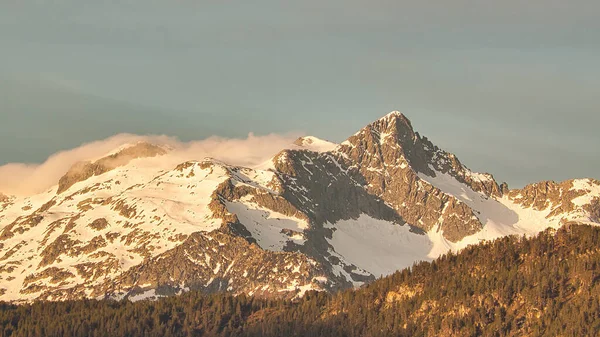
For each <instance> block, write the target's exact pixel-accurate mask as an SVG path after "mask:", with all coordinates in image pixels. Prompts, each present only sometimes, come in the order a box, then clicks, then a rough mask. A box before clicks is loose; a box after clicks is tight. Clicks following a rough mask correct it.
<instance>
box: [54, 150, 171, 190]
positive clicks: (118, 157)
mask: <svg viewBox="0 0 600 337" xmlns="http://www.w3.org/2000/svg"><path fill="white" fill-rule="evenodd" d="M166 153H167V152H166V150H165V149H163V148H162V147H160V146H156V145H153V144H148V143H144V142H142V143H138V144H136V145H133V146H131V147H127V148H125V149H123V150H121V151H119V152H117V153H115V154H112V155H110V156H107V157H104V158H102V159H99V160H97V161H95V162H79V163H77V164H75V165H73V167H71V168H70V169H69V171H68V172H67V173H66V174H65V175H64V176H63V177H62V178H60V180H59V181H58V191H57V193H58V194H61V193H63V192H64V191H66V190H67V189H69V187H71V186H73V184H75V183H78V182H80V181H84V180H86V179H89V178H90V177H93V176H98V175H101V174H104V173H106V172H108V171H110V170H113V169H115V168H117V167H119V166H124V165H127V164H128V163H129V162H130V161H132V160H133V159H136V158H146V157H155V156H160V155H164V154H166Z"/></svg>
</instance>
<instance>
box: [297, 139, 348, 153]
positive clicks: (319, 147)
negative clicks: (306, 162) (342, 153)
mask: <svg viewBox="0 0 600 337" xmlns="http://www.w3.org/2000/svg"><path fill="white" fill-rule="evenodd" d="M294 145H297V146H299V147H301V148H302V149H306V150H310V151H314V152H328V151H331V150H333V149H335V148H336V147H337V146H338V144H336V143H332V142H330V141H327V140H324V139H320V138H317V137H313V136H304V137H300V138H298V139H296V141H294Z"/></svg>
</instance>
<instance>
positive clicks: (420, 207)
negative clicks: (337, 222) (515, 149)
mask: <svg viewBox="0 0 600 337" xmlns="http://www.w3.org/2000/svg"><path fill="white" fill-rule="evenodd" d="M339 152H341V153H342V154H344V155H345V157H346V158H348V159H349V161H350V162H351V163H352V164H351V165H352V167H354V168H356V170H357V171H358V174H359V175H360V176H361V177H362V180H364V182H365V185H366V186H365V187H366V190H367V191H368V192H369V193H370V194H373V195H376V196H378V197H380V198H381V199H382V200H384V201H385V202H386V204H388V205H391V206H392V207H393V208H394V209H395V211H396V212H397V213H398V215H399V216H401V217H402V218H403V219H404V220H406V221H407V222H408V223H410V224H412V225H413V226H416V227H418V228H421V229H422V230H423V231H430V230H432V229H434V228H438V229H439V230H441V231H443V233H444V236H445V237H446V238H447V239H448V240H450V241H454V242H455V241H458V240H460V239H462V238H464V237H465V236H468V235H471V234H473V233H476V232H477V231H479V230H481V228H482V226H483V225H482V224H481V222H480V221H479V220H478V219H477V217H476V216H475V214H474V213H473V211H472V210H471V209H470V208H469V207H468V206H467V205H465V204H463V203H461V202H460V201H458V200H457V199H456V198H454V197H453V196H451V195H448V194H445V193H444V192H442V191H441V190H439V189H437V188H435V187H434V186H431V185H430V184H428V183H427V182H425V181H423V180H421V179H420V178H419V177H418V173H423V174H426V175H429V176H435V175H436V172H443V173H453V174H454V175H458V174H459V172H460V173H461V174H463V175H464V174H465V173H464V172H467V169H466V168H464V167H463V166H462V164H460V162H459V161H458V159H456V158H455V157H454V156H448V157H450V158H452V159H453V160H452V161H449V162H448V163H449V165H448V166H442V165H441V164H440V163H442V162H446V161H442V160H441V159H439V158H438V157H436V156H439V154H440V153H442V152H441V151H440V150H439V149H437V148H436V147H434V146H433V145H432V144H431V143H430V142H429V141H427V139H426V138H421V137H420V136H419V134H418V133H416V132H414V130H413V129H412V125H411V123H410V121H409V120H408V119H407V118H406V117H405V116H404V115H402V114H400V113H391V114H389V115H388V116H386V117H384V118H382V119H380V120H378V121H376V122H374V123H372V124H370V125H368V126H367V127H365V128H364V129H362V130H361V131H359V132H358V133H356V134H355V135H353V136H352V137H350V138H349V139H348V140H346V141H345V142H343V143H342V145H341V147H340V148H339ZM436 158H437V163H438V164H437V167H436V166H433V165H432V164H431V163H432V162H433V160H434V159H436ZM438 170H439V171H438ZM357 179H358V178H357ZM492 185H493V186H495V187H494V188H491V187H490V188H491V190H492V193H494V191H497V190H499V187H498V186H497V184H495V182H494V183H493V184H492ZM477 186H479V185H477ZM477 186H475V187H473V188H474V189H475V190H481V189H484V188H485V186H484V185H481V186H479V187H477ZM486 186H487V185H486Z"/></svg>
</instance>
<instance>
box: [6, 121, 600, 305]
mask: <svg viewBox="0 0 600 337" xmlns="http://www.w3.org/2000/svg"><path fill="white" fill-rule="evenodd" d="M169 151H170V149H169V148H166V147H162V146H159V145H153V144H148V143H138V144H131V145H129V146H127V147H123V148H119V149H115V151H113V153H110V154H108V155H107V156H105V157H103V158H99V159H97V160H94V161H91V162H85V163H79V164H77V165H75V166H73V167H72V168H71V169H70V170H69V171H68V172H65V175H64V176H63V177H62V178H61V179H60V181H58V182H57V185H56V186H55V187H53V188H52V189H50V190H48V191H46V192H44V193H41V194H38V195H34V196H29V197H24V198H16V197H10V196H4V195H0V300H5V301H30V300H34V299H46V300H63V299H74V298H83V297H87V298H104V297H112V298H123V297H127V298H129V299H131V300H138V299H143V298H152V297H157V296H167V295H172V294H178V293H181V292H182V291H187V290H190V289H200V290H204V291H207V292H212V291H231V292H234V293H247V294H253V295H258V296H284V297H295V296H300V295H302V294H303V293H304V292H305V291H307V290H311V289H317V290H336V289H341V288H346V287H351V286H360V285H362V284H364V283H365V282H369V281H372V280H374V279H375V278H376V277H378V276H380V275H386V274H390V273H392V272H394V271H395V270H398V269H401V268H404V267H407V266H410V265H412V264H413V262H415V261H419V260H431V259H433V258H436V257H438V256H439V255H440V254H443V253H445V252H447V251H448V250H457V249H460V248H463V247H465V246H467V245H468V244H473V243H478V242H480V241H482V240H491V239H494V238H498V237H501V236H504V235H510V234H533V233H537V232H539V231H541V230H543V229H545V228H547V227H559V226H561V225H564V224H566V223H569V222H584V223H598V222H599V221H600V182H599V181H596V180H592V179H577V180H569V181H565V182H562V183H555V182H541V183H537V184H533V185H530V186H527V187H525V188H523V189H515V190H510V189H509V188H508V186H507V185H506V184H498V183H497V182H496V181H495V179H494V177H493V176H492V175H490V174H482V173H476V172H472V171H471V170H469V169H468V168H467V167H466V166H464V165H463V164H462V163H461V162H460V161H459V160H458V158H456V156H454V155H453V154H450V153H447V152H445V151H443V150H441V149H439V148H438V147H437V146H435V145H433V144H432V143H431V142H430V141H429V140H428V139H427V138H426V137H423V136H421V135H419V134H418V133H417V132H415V131H414V130H413V128H412V125H411V123H410V121H409V120H408V119H407V118H406V117H405V116H404V115H402V114H400V113H398V112H392V113H390V114H388V115H386V116H385V117H383V118H381V119H379V120H377V121H375V122H373V123H372V124H370V125H368V126H366V127H365V128H363V129H362V130H360V131H359V132H357V133H356V134H354V135H353V136H351V137H350V138H348V139H347V140H346V141H344V142H342V143H341V144H334V143H331V142H327V141H324V140H320V139H318V138H315V137H303V138H300V139H298V140H297V141H296V142H295V143H294V144H291V145H290V148H289V149H284V150H282V151H281V152H280V153H279V154H277V155H276V156H275V157H274V158H272V160H270V161H269V162H267V163H264V164H262V165H260V166H258V167H238V166H233V165H229V164H227V163H223V162H219V161H217V160H214V159H210V158H206V159H203V160H200V161H188V162H184V163H181V164H179V165H177V166H176V167H171V168H169V169H167V170H165V169H163V168H162V166H161V165H157V163H159V162H160V161H161V157H162V156H165V155H168V153H169Z"/></svg>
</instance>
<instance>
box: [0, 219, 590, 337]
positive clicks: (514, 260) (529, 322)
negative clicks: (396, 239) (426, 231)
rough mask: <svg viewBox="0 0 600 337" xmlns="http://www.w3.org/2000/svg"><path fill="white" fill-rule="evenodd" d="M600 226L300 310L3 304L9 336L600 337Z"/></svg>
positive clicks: (317, 296)
mask: <svg viewBox="0 0 600 337" xmlns="http://www.w3.org/2000/svg"><path fill="white" fill-rule="evenodd" d="M599 244H600V228H598V227H591V226H585V225H571V226H567V227H563V228H562V229H560V230H558V231H553V230H548V231H546V232H543V233H541V234H540V235H538V236H537V237H535V238H532V239H523V238H518V237H507V238H502V239H499V240H497V241H494V242H492V243H486V244H483V245H478V246H472V247H469V248H467V249H465V250H463V251H461V252H460V253H459V254H447V255H444V256H443V257H441V258H440V259H438V260H436V261H433V262H431V263H429V262H423V263H419V264H416V265H414V266H413V267H412V268H410V269H405V270H402V271H399V272H397V273H395V274H393V275H391V276H389V277H385V278H382V279H380V280H377V281H376V282H374V283H372V284H370V285H368V286H366V287H364V288H362V289H360V290H356V291H354V290H349V291H344V292H340V293H338V294H335V295H330V294H326V293H317V292H309V293H307V294H306V295H305V296H304V297H303V298H302V299H300V300H298V301H293V302H292V301H284V300H269V299H258V298H253V297H248V296H244V295H241V296H237V297H234V296H230V295H227V294H216V295H203V294H201V293H198V292H190V293H187V294H184V295H182V296H178V297H170V298H164V299H161V300H158V301H154V302H151V301H141V302H136V303H130V302H128V301H121V302H115V301H93V300H80V301H69V302H55V303H52V302H45V303H43V302H39V303H34V304H31V305H20V306H14V305H9V304H6V303H3V304H0V336H2V337H4V336H13V337H20V336H40V337H41V336H44V337H46V336H48V337H49V336H67V337H69V336H107V337H109V336H110V337H112V336H132V337H137V336H451V335H452V336H482V335H483V336H516V335H530V336H597V335H600V286H599V281H600V273H599V264H600V245H599Z"/></svg>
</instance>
